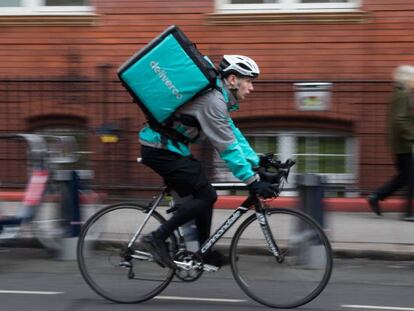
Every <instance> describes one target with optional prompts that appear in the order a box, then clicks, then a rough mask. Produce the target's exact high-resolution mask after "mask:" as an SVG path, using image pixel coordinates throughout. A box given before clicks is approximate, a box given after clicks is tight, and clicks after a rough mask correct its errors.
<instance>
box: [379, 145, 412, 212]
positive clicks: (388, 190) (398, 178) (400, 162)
mask: <svg viewBox="0 0 414 311" xmlns="http://www.w3.org/2000/svg"><path fill="white" fill-rule="evenodd" d="M394 164H395V167H396V169H397V175H395V176H394V177H393V178H392V179H391V180H390V181H389V182H387V183H385V184H384V185H383V186H382V187H381V188H379V189H378V190H377V191H376V194H377V197H378V199H379V200H384V199H385V198H387V197H389V196H390V195H391V194H393V193H394V192H395V191H397V190H399V189H402V188H405V190H406V198H407V201H406V203H405V204H406V205H405V214H406V215H407V216H411V215H412V211H411V204H412V199H413V193H414V176H413V171H414V163H413V154H412V153H403V154H396V155H395V159H394Z"/></svg>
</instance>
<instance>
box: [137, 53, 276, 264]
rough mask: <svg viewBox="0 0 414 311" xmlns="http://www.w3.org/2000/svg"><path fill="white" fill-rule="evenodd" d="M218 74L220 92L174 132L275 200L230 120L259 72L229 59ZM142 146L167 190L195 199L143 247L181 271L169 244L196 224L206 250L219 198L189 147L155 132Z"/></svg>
mask: <svg viewBox="0 0 414 311" xmlns="http://www.w3.org/2000/svg"><path fill="white" fill-rule="evenodd" d="M218 71H219V74H220V79H219V80H218V83H217V87H216V88H214V89H211V90H209V91H208V92H206V93H205V94H203V95H201V96H199V97H197V98H195V99H194V100H193V101H192V102H191V103H189V104H187V105H185V106H183V107H182V108H180V109H179V110H178V111H177V113H176V114H175V121H174V123H173V125H172V126H173V128H175V129H177V130H179V131H180V132H181V133H183V134H184V135H185V136H186V137H188V138H189V139H190V142H191V143H193V142H196V141H199V140H200V139H207V140H208V141H209V142H210V143H211V144H212V145H213V147H214V148H215V149H216V151H217V152H218V153H219V155H220V157H221V159H223V160H224V162H225V163H226V165H227V167H228V168H229V169H230V171H231V172H232V173H233V175H234V176H235V177H237V178H238V179H240V180H241V181H243V182H244V183H246V184H247V187H248V188H249V190H250V191H251V192H254V193H256V194H258V195H259V196H262V197H265V198H268V197H271V196H273V195H274V189H273V188H272V186H271V184H270V183H268V182H266V181H261V180H260V178H259V176H258V175H257V174H256V173H255V171H254V168H255V167H257V166H258V165H259V161H260V159H259V157H258V156H257V155H256V153H255V152H254V150H253V149H252V148H251V147H250V145H249V143H248V142H247V140H246V138H245V137H244V136H243V134H242V133H241V132H240V130H239V129H238V128H237V127H236V126H235V125H234V123H233V121H232V119H231V117H230V114H229V113H230V112H231V111H235V110H237V109H238V108H239V107H238V102H239V101H240V100H243V99H244V98H245V97H246V95H248V94H249V93H250V92H251V91H253V79H255V78H257V77H258V75H259V72H260V71H259V67H258V66H257V64H256V62H255V61H254V60H252V59H251V58H249V57H246V56H242V55H224V57H223V59H222V61H221V63H220V66H219V69H218ZM139 141H140V143H141V145H142V148H141V156H142V163H144V164H145V165H147V166H148V167H150V168H151V169H153V170H154V171H155V172H156V173H158V174H159V175H161V176H162V177H163V179H164V181H165V183H166V185H168V186H169V187H171V188H172V189H173V190H175V191H176V192H177V194H178V195H179V196H180V197H185V196H190V199H188V200H186V201H185V202H184V203H183V204H182V205H180V206H179V208H178V209H177V211H176V212H175V213H174V215H173V216H172V217H171V218H170V219H169V220H168V221H167V222H165V223H164V224H162V225H160V226H159V227H158V229H157V230H155V231H153V232H152V233H150V234H148V235H145V236H144V237H143V238H142V239H141V241H140V243H141V244H142V245H143V247H145V248H146V250H147V251H148V252H150V253H151V254H152V256H153V257H154V260H155V261H157V263H159V264H160V265H161V266H167V267H170V268H173V269H175V268H176V265H175V263H174V261H173V260H172V258H171V256H170V255H169V252H168V247H167V244H166V243H165V240H166V239H167V238H168V237H169V236H170V235H171V234H172V232H173V231H174V230H176V229H177V228H178V227H180V226H182V225H184V224H185V223H187V222H189V221H191V220H193V219H194V220H195V222H196V225H197V228H198V236H199V242H200V245H202V244H203V243H204V242H205V241H206V240H207V239H208V237H209V235H210V227H211V218H212V210H213V205H214V202H215V201H216V200H217V194H216V191H215V190H214V188H213V187H212V186H211V184H210V183H209V181H208V179H207V176H206V173H205V171H204V169H203V167H202V165H201V163H200V162H199V161H198V160H197V159H195V158H194V157H193V156H192V155H191V152H190V149H189V146H188V145H186V144H184V143H182V142H179V141H173V140H171V139H169V138H166V137H164V136H162V135H161V134H159V133H158V132H156V131H155V130H154V129H152V128H151V127H150V126H145V127H144V128H143V129H142V130H141V131H140V133H139Z"/></svg>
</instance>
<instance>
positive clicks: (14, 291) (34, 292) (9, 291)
mask: <svg viewBox="0 0 414 311" xmlns="http://www.w3.org/2000/svg"><path fill="white" fill-rule="evenodd" d="M0 294H20V295H60V294H63V292H39V291H27V290H0Z"/></svg>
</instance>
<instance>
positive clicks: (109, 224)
mask: <svg viewBox="0 0 414 311" xmlns="http://www.w3.org/2000/svg"><path fill="white" fill-rule="evenodd" d="M146 211H147V210H146V208H145V207H143V206H140V205H138V204H133V203H118V204H114V205H109V206H107V207H104V208H103V209H101V210H100V211H98V212H97V213H96V214H95V215H93V216H92V217H91V218H89V220H88V221H87V222H86V223H85V225H84V226H83V228H82V231H81V234H80V236H79V240H78V245H77V260H78V266H79V269H80V272H81V274H82V276H83V278H84V279H85V281H86V283H87V284H88V285H89V286H90V287H91V288H92V289H93V290H94V291H95V292H96V293H97V294H99V295H100V296H102V297H104V298H105V299H108V300H110V301H113V302H117V303H139V302H143V301H146V300H148V299H151V298H152V297H154V296H156V295H157V294H158V293H160V292H161V291H162V290H163V289H164V288H165V287H166V286H167V285H168V284H169V283H170V282H171V280H172V278H173V277H174V270H173V269H168V268H162V267H160V266H159V265H158V264H157V263H155V262H154V261H148V260H139V259H132V260H131V261H130V262H131V264H132V268H131V269H128V268H125V267H121V266H120V263H122V262H123V260H124V258H125V257H123V256H122V254H123V252H125V250H126V249H127V245H128V242H129V241H130V240H131V237H132V236H133V235H134V234H135V232H136V231H137V230H138V228H139V226H140V225H141V223H142V220H143V219H144V217H146V216H147V212H146ZM164 222H165V219H164V218H163V217H162V216H161V215H160V214H159V213H157V212H156V211H154V212H153V214H152V215H151V216H150V218H149V221H148V222H147V224H146V225H145V226H144V229H143V231H142V234H146V233H149V232H151V231H153V230H155V229H156V228H157V227H158V226H159V225H160V224H161V223H164ZM138 240H139V237H138V239H137V241H138ZM168 242H169V245H170V249H171V250H172V252H174V251H175V250H176V248H177V242H176V239H175V237H174V236H171V237H170V238H169V239H168ZM136 246H137V242H136V243H135V244H134V245H133V247H132V248H133V249H132V251H134V250H135V247H136ZM131 272H132V273H133V277H132V278H130V276H131V274H130V273H131Z"/></svg>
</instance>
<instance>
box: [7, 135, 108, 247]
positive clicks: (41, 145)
mask: <svg viewBox="0 0 414 311" xmlns="http://www.w3.org/2000/svg"><path fill="white" fill-rule="evenodd" d="M0 139H6V140H13V141H16V140H17V141H23V142H25V143H26V145H27V164H28V170H27V171H28V176H29V177H28V182H27V185H26V188H25V191H24V195H23V200H22V202H19V203H18V204H17V206H11V203H10V202H0V203H1V206H0V241H4V240H9V239H13V238H16V237H20V238H23V237H25V235H26V237H27V236H28V235H29V236H30V235H31V236H34V237H36V238H37V239H38V240H39V242H40V243H41V244H42V245H43V246H44V247H46V248H47V249H49V250H51V251H60V250H61V242H62V238H65V237H67V236H69V235H70V234H71V233H70V231H71V230H72V229H73V226H74V225H79V226H80V224H74V223H71V220H73V215H71V214H70V213H72V212H73V210H70V209H68V204H67V202H68V200H69V199H70V196H71V195H72V194H71V193H70V189H69V187H68V180H70V178H71V177H70V176H63V175H65V174H64V173H65V172H66V175H67V174H68V173H69V172H71V171H65V170H60V166H61V165H64V164H69V163H75V162H77V161H78V158H79V155H78V154H77V144H76V140H75V139H74V137H72V136H53V135H37V134H10V135H1V136H0ZM79 173H81V174H82V171H79ZM78 177H79V178H80V179H84V178H86V179H88V178H90V177H89V176H78ZM78 193H79V200H80V201H81V204H82V208H81V209H80V210H81V212H82V215H79V220H81V219H86V218H87V217H88V216H90V215H91V214H93V213H95V212H96V210H97V208H98V206H100V200H99V196H98V195H97V194H96V193H95V192H93V191H92V190H91V189H89V188H88V187H87V186H86V185H83V186H81V187H79V189H78ZM13 205H16V204H13Z"/></svg>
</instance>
